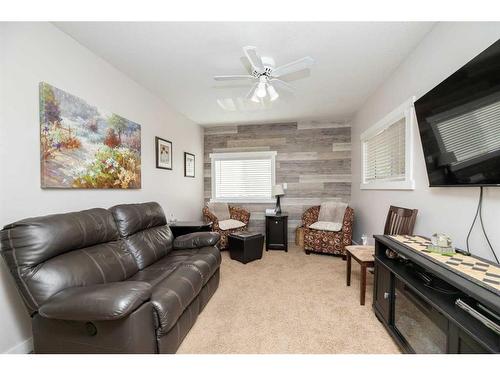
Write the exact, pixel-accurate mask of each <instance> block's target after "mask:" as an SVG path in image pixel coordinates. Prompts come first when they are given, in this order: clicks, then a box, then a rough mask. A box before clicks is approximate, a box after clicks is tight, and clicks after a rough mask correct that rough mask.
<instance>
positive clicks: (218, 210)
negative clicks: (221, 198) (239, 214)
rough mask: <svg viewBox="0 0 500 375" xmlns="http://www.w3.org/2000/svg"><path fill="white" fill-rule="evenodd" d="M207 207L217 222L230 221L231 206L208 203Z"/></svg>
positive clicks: (221, 203) (220, 203)
mask: <svg viewBox="0 0 500 375" xmlns="http://www.w3.org/2000/svg"><path fill="white" fill-rule="evenodd" d="M207 207H208V209H209V210H210V212H211V213H213V214H214V216H215V217H216V218H217V220H219V221H221V220H228V219H230V218H231V214H230V212H229V205H228V204H227V203H224V202H208V203H207Z"/></svg>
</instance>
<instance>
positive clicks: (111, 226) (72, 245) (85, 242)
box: [0, 208, 138, 313]
mask: <svg viewBox="0 0 500 375" xmlns="http://www.w3.org/2000/svg"><path fill="white" fill-rule="evenodd" d="M0 250H1V252H2V256H3V257H4V259H5V260H6V262H7V264H8V266H9V268H10V271H11V273H12V274H13V276H14V278H15V280H16V282H17V284H18V287H19V289H20V291H21V295H22V297H23V299H24V302H25V303H26V305H27V307H28V309H29V311H30V312H31V313H33V312H35V311H37V309H38V307H39V306H40V305H41V304H43V302H44V301H46V300H47V299H48V298H50V297H51V296H52V295H54V294H55V293H57V292H59V291H60V290H62V289H65V288H67V287H73V286H88V285H93V284H99V283H105V282H110V281H122V280H125V279H127V278H129V277H131V276H132V275H134V274H135V273H136V272H137V270H138V268H137V264H136V263H135V261H134V258H133V257H132V255H131V254H130V253H129V252H128V251H127V249H126V248H125V247H124V245H123V243H122V242H121V241H120V240H119V236H118V231H117V229H116V225H115V223H114V220H113V216H112V215H111V213H110V212H109V211H108V210H105V209H102V208H94V209H90V210H85V211H81V212H71V213H66V214H57V215H48V216H42V217H35V218H29V219H24V220H21V221H18V222H15V223H13V224H10V225H7V226H5V227H4V229H3V230H2V231H1V232H0Z"/></svg>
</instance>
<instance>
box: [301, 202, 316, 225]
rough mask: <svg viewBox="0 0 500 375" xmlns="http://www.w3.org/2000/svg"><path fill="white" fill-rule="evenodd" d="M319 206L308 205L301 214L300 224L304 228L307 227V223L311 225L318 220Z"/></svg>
mask: <svg viewBox="0 0 500 375" xmlns="http://www.w3.org/2000/svg"><path fill="white" fill-rule="evenodd" d="M319 208H320V206H312V207H309V208H308V209H307V210H306V211H305V212H304V213H303V214H302V226H303V227H304V228H309V225H311V224H313V223H315V222H317V221H318V216H319Z"/></svg>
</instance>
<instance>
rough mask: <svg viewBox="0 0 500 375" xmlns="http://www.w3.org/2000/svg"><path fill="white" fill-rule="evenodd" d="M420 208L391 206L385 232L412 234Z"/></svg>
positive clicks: (390, 233)
mask: <svg viewBox="0 0 500 375" xmlns="http://www.w3.org/2000/svg"><path fill="white" fill-rule="evenodd" d="M417 213H418V210H416V209H411V208H404V207H396V206H390V207H389V213H388V214H387V220H386V221H385V228H384V234H388V235H394V234H399V235H412V234H413V228H414V227H415V220H416V219H417Z"/></svg>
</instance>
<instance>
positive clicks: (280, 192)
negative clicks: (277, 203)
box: [272, 185, 285, 197]
mask: <svg viewBox="0 0 500 375" xmlns="http://www.w3.org/2000/svg"><path fill="white" fill-rule="evenodd" d="M272 195H273V197H277V196H278V195H285V191H284V190H283V185H274V186H273V189H272Z"/></svg>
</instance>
